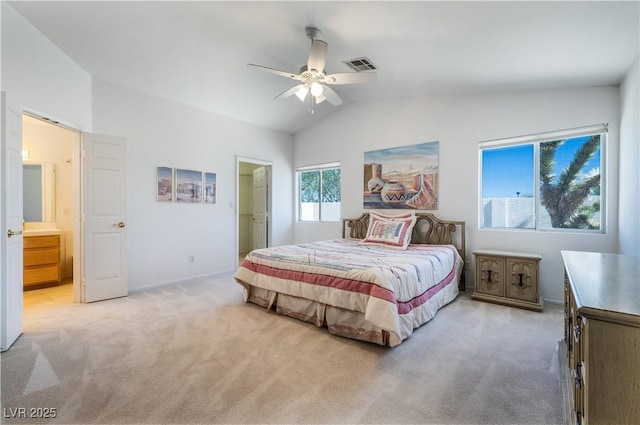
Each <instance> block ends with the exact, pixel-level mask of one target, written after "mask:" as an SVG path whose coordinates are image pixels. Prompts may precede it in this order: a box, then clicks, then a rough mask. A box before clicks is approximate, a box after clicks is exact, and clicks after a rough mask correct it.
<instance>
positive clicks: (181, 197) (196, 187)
mask: <svg viewBox="0 0 640 425" xmlns="http://www.w3.org/2000/svg"><path fill="white" fill-rule="evenodd" d="M176 202H178V203H187V204H201V203H202V171H193V170H181V169H176Z"/></svg>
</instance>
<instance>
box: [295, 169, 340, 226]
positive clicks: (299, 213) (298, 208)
mask: <svg viewBox="0 0 640 425" xmlns="http://www.w3.org/2000/svg"><path fill="white" fill-rule="evenodd" d="M336 168H337V169H338V170H340V186H341V187H340V192H341V193H342V167H341V164H340V162H327V163H322V164H315V165H306V166H302V167H297V168H296V171H295V181H296V214H297V221H298V222H301V223H322V222H324V223H337V222H339V221H340V218H338V219H337V220H324V219H323V218H322V184H321V185H320V200H319V203H320V207H319V211H318V220H303V219H302V202H301V199H300V178H301V173H302V172H305V171H323V170H331V169H336ZM320 183H322V176H321V177H320ZM340 203H342V196H340Z"/></svg>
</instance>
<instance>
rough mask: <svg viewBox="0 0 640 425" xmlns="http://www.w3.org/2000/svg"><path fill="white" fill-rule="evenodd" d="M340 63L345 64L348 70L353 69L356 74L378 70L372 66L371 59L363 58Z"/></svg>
mask: <svg viewBox="0 0 640 425" xmlns="http://www.w3.org/2000/svg"><path fill="white" fill-rule="evenodd" d="M342 62H343V63H344V64H346V65H347V66H348V67H349V68H351V69H353V70H354V71H356V72H361V71H375V70H376V69H378V68H377V67H376V66H375V65H374V64H373V62H371V59H369V58H365V57H361V58H356V59H350V60H347V61H342Z"/></svg>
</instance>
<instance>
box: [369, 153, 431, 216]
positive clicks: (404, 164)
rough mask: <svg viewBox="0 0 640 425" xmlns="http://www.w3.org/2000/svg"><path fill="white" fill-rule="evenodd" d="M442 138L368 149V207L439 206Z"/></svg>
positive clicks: (423, 208) (426, 208) (429, 208)
mask: <svg viewBox="0 0 640 425" xmlns="http://www.w3.org/2000/svg"><path fill="white" fill-rule="evenodd" d="M439 150H440V146H439V142H429V143H421V144H417V145H409V146H401V147H397V148H388V149H380V150H375V151H368V152H365V153H364V190H363V199H364V208H375V209H389V208H395V209H417V210H436V209H438V171H439V170H438V162H439Z"/></svg>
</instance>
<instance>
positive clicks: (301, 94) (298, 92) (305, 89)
mask: <svg viewBox="0 0 640 425" xmlns="http://www.w3.org/2000/svg"><path fill="white" fill-rule="evenodd" d="M308 92H309V88H308V87H300V88H299V89H298V90H296V96H298V99H300V101H302V102H304V98H305V97H307V93H308Z"/></svg>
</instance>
